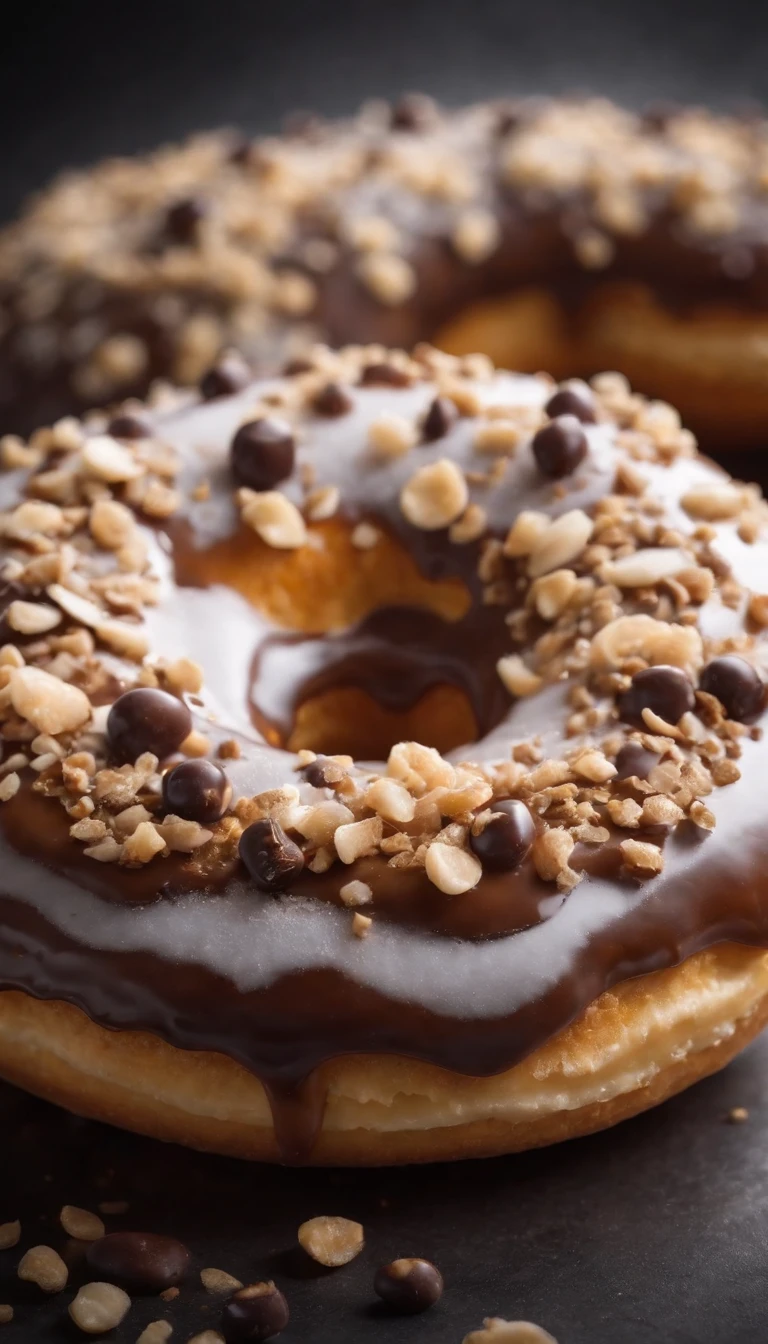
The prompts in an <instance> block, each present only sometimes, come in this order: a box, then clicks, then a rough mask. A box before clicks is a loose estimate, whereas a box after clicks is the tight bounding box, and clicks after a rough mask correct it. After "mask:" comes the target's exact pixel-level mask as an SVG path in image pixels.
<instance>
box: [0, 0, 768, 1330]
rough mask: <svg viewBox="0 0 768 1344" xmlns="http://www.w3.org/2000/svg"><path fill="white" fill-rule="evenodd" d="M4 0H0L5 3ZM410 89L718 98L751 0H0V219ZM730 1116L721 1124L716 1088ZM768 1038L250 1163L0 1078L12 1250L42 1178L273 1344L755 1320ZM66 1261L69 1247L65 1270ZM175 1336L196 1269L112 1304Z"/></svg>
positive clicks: (761, 1264)
mask: <svg viewBox="0 0 768 1344" xmlns="http://www.w3.org/2000/svg"><path fill="white" fill-rule="evenodd" d="M9 4H10V0H7V2H6V11H7V10H8V8H9ZM411 88H423V89H426V90H427V91H429V92H431V93H433V94H435V95H436V96H438V97H439V98H441V99H442V100H444V101H445V102H448V103H456V102H461V101H462V100H467V99H472V98H479V97H484V96H490V95H495V94H502V93H525V92H531V93H533V92H539V91H552V92H557V91H563V90H573V89H584V88H587V89H591V90H593V91H595V92H603V93H606V94H608V95H610V96H612V97H615V98H619V99H622V100H625V101H627V102H629V103H631V104H642V103H644V102H646V101H648V100H654V99H659V98H663V99H677V100H680V101H689V100H693V101H700V102H706V103H710V104H713V105H716V106H719V107H737V106H738V105H739V104H743V103H744V102H746V101H748V100H750V99H755V98H757V99H760V98H761V97H763V98H764V97H768V7H766V6H765V5H764V4H758V2H757V0H753V2H750V0H717V3H712V0H702V2H701V3H698V4H693V3H688V0H683V2H681V0H677V3H675V0H635V2H634V3H632V4H631V5H628V4H626V3H622V2H621V0H613V3H599V2H598V0H526V3H520V0H375V2H371V0H357V3H352V2H351V0H335V2H334V3H331V0H303V3H302V2H301V0H282V3H281V2H280V0H271V2H270V3H262V2H261V0H219V2H218V3H214V2H213V0H209V2H208V3H199V0H198V3H194V0H189V3H187V4H184V5H182V4H179V3H176V0H154V2H153V3H148V0H121V2H120V3H116V2H115V0H99V3H91V2H90V0H87V2H86V0H83V2H81V3H76V2H74V3H73V0H69V2H68V0H59V3H57V4H55V5H54V4H52V3H49V4H47V5H44V4H41V3H35V2H34V0H32V2H30V3H15V2H14V3H13V7H12V11H11V12H10V13H8V12H6V13H5V15H4V17H3V20H2V26H1V27H0V165H1V171H0V216H8V215H9V214H11V213H12V212H13V211H14V210H15V209H16V208H17V206H18V203H19V202H20V200H21V198H22V197H23V195H24V194H26V192H28V191H30V190H32V189H34V188H36V187H38V186H40V185H42V183H43V182H44V181H45V180H46V179H47V178H48V177H49V176H50V175H51V174H52V173H53V172H55V171H56V170H57V169H58V168H60V167H62V166H64V165H66V164H78V163H87V162H88V161H90V160H92V159H94V158H97V157H98V156H100V155H103V154H106V153H114V152H130V151H134V150H138V149H148V148H150V147H151V146H153V145H154V144H155V143H157V142H158V141H159V140H162V139H166V138H174V137H179V136H182V135H184V134H185V133H186V132H188V131H190V130H193V129H195V128H202V127H206V126H211V125H221V124H239V125H241V126H243V127H244V128H246V129H248V130H252V131H258V130H271V129H275V128H277V127H278V126H279V124H280V120H281V117H282V116H283V115H284V114H285V113H287V112H288V111H290V110H291V109H292V108H295V107H297V106H298V107H303V108H315V109H318V110H320V111H323V112H328V113H339V112H344V111H347V110H349V109H351V108H354V107H355V106H356V105H357V104H358V103H359V102H360V101H361V100H363V99H364V98H366V97H370V96H382V95H383V96H394V95H396V94H397V93H398V92H400V91H402V90H404V89H411ZM738 1105H746V1106H748V1107H749V1109H750V1118H749V1121H748V1122H747V1123H746V1124H744V1125H738V1126H736V1125H729V1124H727V1123H726V1116H727V1113H728V1110H729V1108H730V1107H732V1106H738ZM767 1116H768V1042H763V1043H762V1044H761V1045H758V1046H757V1047H755V1048H754V1049H753V1050H752V1051H750V1052H748V1053H747V1054H746V1055H745V1056H744V1057H742V1058H741V1059H740V1060H738V1061H737V1062H736V1063H735V1064H734V1065H733V1066H732V1067H731V1068H730V1069H729V1070H727V1071H726V1072H725V1074H723V1075H721V1076H720V1077H718V1078H716V1079H713V1080H711V1081H709V1082H706V1083H703V1084H702V1085H700V1086H699V1087H697V1088H695V1089H693V1090H692V1091H691V1092H689V1093H687V1094H686V1095H684V1096H683V1097H681V1098H679V1099H678V1100H676V1101H674V1102H671V1103H669V1104H668V1105H667V1106H664V1107H661V1108H659V1109H658V1110H657V1111H655V1112H653V1113H652V1114H650V1115H648V1116H646V1117H641V1118H639V1119H638V1120H635V1121H632V1122H630V1123H628V1124H625V1125H623V1126H620V1127H619V1129H617V1130H616V1131H613V1132H611V1133H608V1134H604V1135H597V1136H595V1137H594V1138H592V1139H586V1140H582V1141H579V1142H577V1143H572V1144H566V1145H561V1146H560V1147H559V1148H557V1149H553V1150H550V1151H546V1152H541V1153H533V1154H525V1155H522V1156H520V1157H516V1158H515V1157H513V1158H507V1159H500V1160H498V1161H496V1162H484V1163H478V1164H469V1165H464V1166H459V1167H456V1168H445V1167H435V1168H432V1169H426V1170H422V1171H408V1170H404V1171H398V1172H392V1173H387V1172H380V1173H368V1174H365V1173H362V1174H361V1173H297V1172H282V1171H268V1170H265V1169H263V1168H260V1167H256V1166H249V1167H245V1166H241V1165H239V1164H237V1163H234V1162H226V1161H224V1160H218V1159H215V1158H206V1159H203V1158H199V1157H198V1156H196V1155H194V1154H190V1153H186V1152H184V1151H182V1150H180V1149H177V1150H166V1149H164V1148H162V1146H161V1145H156V1144H150V1143H148V1142H145V1141H142V1140H139V1139H135V1138H133V1137H129V1136H125V1135H121V1134H119V1133H118V1132H117V1131H109V1130H106V1129H103V1128H101V1127H99V1126H92V1125H86V1124H84V1123H82V1122H79V1121H76V1120H74V1119H71V1118H68V1117H66V1116H64V1115H62V1114H61V1113H59V1112H57V1111H55V1110H54V1109H53V1108H51V1107H45V1106H43V1105H42V1104H40V1103H37V1102H35V1101H33V1100H31V1099H27V1098H24V1097H23V1096H22V1095H21V1094H20V1093H17V1092H14V1091H13V1089H6V1088H0V1222H2V1221H4V1220H5V1219H12V1218H15V1217H17V1216H18V1217H21V1219H22V1222H23V1225H24V1235H23V1240H22V1247H21V1248H22V1249H24V1248H26V1247H27V1246H29V1245H32V1244H34V1243H35V1242H39V1241H49V1242H51V1243H52V1244H54V1245H56V1246H59V1247H61V1246H62V1243H63V1234H62V1233H61V1231H60V1229H58V1228H57V1225H56V1218H57V1213H58V1210H59V1208H60V1207H61V1204H62V1203H63V1202H72V1203H76V1204H81V1205H84V1206H85V1207H89V1208H93V1207H95V1205H96V1203H97V1202H98V1201H99V1199H102V1198H105V1197H112V1198H115V1197H123V1196H125V1197H128V1198H129V1199H131V1202H132V1207H131V1210H130V1211H129V1214H128V1215H126V1217H125V1218H124V1219H120V1220H114V1219H113V1220H110V1221H111V1225H112V1226H133V1227H139V1229H140V1230H148V1231H167V1232H170V1233H172V1234H174V1235H176V1236H181V1237H183V1238H187V1239H188V1240H189V1242H190V1245H191V1247H192V1249H193V1253H194V1264H195V1268H196V1269H199V1268H201V1267H203V1266H205V1265H206V1264H207V1265H215V1266H220V1267H222V1268H224V1269H228V1270H230V1271H233V1272H235V1273H237V1274H238V1275H240V1276H241V1277H242V1278H244V1279H253V1278H254V1277H256V1278H259V1277H264V1276H265V1275H268V1276H274V1277H275V1278H276V1279H277V1280H278V1282H279V1283H280V1284H281V1286H282V1287H283V1288H284V1289H285V1291H286V1293H287V1295H288V1297H289V1299H290V1301H291V1304H292V1308H293V1324H292V1326H291V1328H290V1331H289V1332H286V1335H285V1340H286V1344H288V1342H289V1340H291V1341H296V1344H310V1341H311V1344H326V1341H327V1344H353V1342H354V1344H366V1341H369V1344H387V1342H388V1341H391V1342H392V1344H398V1342H401V1344H410V1342H411V1341H413V1344H458V1342H459V1341H460V1340H461V1338H462V1337H463V1334H464V1333H465V1331H466V1330H468V1329H469V1328H470V1327H473V1326H474V1327H477V1326H479V1324H480V1322H481V1320H482V1318H483V1316H484V1315H486V1314H488V1313H489V1312H494V1313H495V1312H499V1313H501V1314H503V1315H507V1316H509V1317H511V1318H515V1317H518V1316H522V1317H528V1318H531V1319H533V1320H538V1321H540V1322H541V1323H542V1324H543V1325H546V1326H547V1327H548V1328H549V1329H550V1330H552V1331H553V1333H554V1334H555V1335H556V1336H557V1338H558V1339H559V1340H560V1344H646V1341H657V1342H658V1344H710V1342H712V1344H764V1341H765V1340H766V1338H768V1295H767V1294H766V1291H765V1289H766V1239H767V1238H766V1211H767V1209H768V1174H767V1169H766V1160H765V1124H766V1117H767ZM318 1213H344V1214H347V1215H349V1216H352V1217H356V1218H361V1219H362V1221H363V1222H364V1223H365V1225H366V1232H367V1237H368V1243H369V1249H368V1250H367V1251H366V1252H365V1254H364V1255H363V1256H362V1257H361V1258H360V1260H359V1261H357V1262H355V1264H354V1265H352V1266H350V1267H349V1269H348V1270H346V1271H342V1272H341V1273H340V1274H335V1275H328V1274H325V1275H320V1276H318V1277H310V1278H307V1277H306V1270H307V1265H306V1263H305V1262H302V1261H301V1259H300V1258H299V1259H298V1260H297V1258H296V1255H295V1252H293V1253H291V1247H293V1246H295V1232H296V1228H297V1226H298V1223H299V1222H300V1221H301V1220H302V1219H303V1218H306V1217H308V1216H312V1215H314V1214H318ZM412 1254H416V1255H428V1256H433V1257H434V1259H435V1260H436V1261H437V1262H438V1263H439V1264H440V1266H441V1268H442V1269H443V1271H444V1273H445V1277H446V1283H447V1290H446V1295H445V1298H444V1300H443V1303H442V1304H441V1306H440V1308H439V1309H438V1310H437V1311H435V1312H432V1313H428V1314H427V1315H426V1316H424V1317H420V1318H415V1319H412V1320H410V1321H399V1322H392V1321H390V1320H386V1319H384V1318H382V1317H381V1316H380V1315H379V1314H377V1313H376V1311H375V1310H373V1311H372V1309H371V1305H370V1303H371V1297H372V1294H371V1278H372V1272H373V1269H374V1267H375V1266H376V1264H377V1263H380V1262H381V1261H382V1260H385V1259H388V1258H390V1257H392V1256H395V1255H412ZM17 1260H18V1253H17V1252H6V1253H4V1254H3V1255H1V1256H0V1301H13V1302H15V1303H16V1319H15V1321H14V1323H13V1324H12V1325H11V1326H3V1327H0V1333H2V1338H3V1340H7V1341H8V1344H44V1342H45V1341H51V1344H53V1342H54V1341H62V1344H66V1342H67V1341H69V1344H74V1340H75V1338H76V1337H77V1338H83V1337H82V1336H80V1335H77V1336H76V1332H75V1331H74V1329H73V1328H71V1327H70V1326H68V1324H67V1318H66V1303H67V1301H68V1300H69V1299H70V1297H71V1295H72V1294H71V1293H70V1292H68V1293H65V1294H62V1295H60V1296H59V1297H58V1298H56V1299H53V1300H52V1301H50V1302H42V1301H41V1298H40V1294H39V1293H36V1292H34V1291H31V1290H30V1291H27V1290H24V1289H21V1287H20V1285H19V1284H18V1281H17V1280H16V1277H15V1266H16V1263H17ZM77 1281H78V1272H77V1270H76V1269H75V1271H74V1276H73V1283H75V1284H76V1283H77ZM160 1315H163V1316H167V1317H168V1318H169V1319H172V1320H174V1321H175V1324H176V1329H175V1331H174V1336H173V1339H174V1344H175V1341H176V1340H178V1341H179V1344H184V1341H185V1340H186V1339H187V1338H188V1337H189V1335H190V1334H191V1333H192V1332H193V1331H194V1330H199V1329H202V1328H203V1327H204V1326H205V1325H206V1324H215V1319H216V1310H215V1308H214V1307H213V1306H212V1303H211V1300H210V1299H206V1297H205V1295H204V1294H203V1293H202V1292H201V1290H200V1289H199V1287H198V1288H195V1287H194V1286H190V1287H189V1289H185V1291H184V1294H183V1297H182V1299H181V1300H180V1302H179V1304H177V1305H176V1306H175V1307H173V1308H168V1309H166V1308H164V1306H163V1304H159V1303H158V1302H157V1300H156V1299H154V1300H148V1301H144V1302H140V1303H137V1304H135V1306H134V1308H133V1309H132V1311H131V1314H130V1316H129V1318H128V1320H127V1321H126V1323H125V1325H124V1327H123V1328H122V1329H121V1330H120V1331H119V1332H118V1334H117V1335H116V1336H112V1337H111V1338H113V1339H114V1340H115V1344H133V1341H135V1339H136V1337H137V1335H138V1333H139V1329H140V1328H141V1326H142V1325H143V1324H145V1323H146V1322H147V1321H148V1320H151V1319H153V1318H156V1317H157V1316H160Z"/></svg>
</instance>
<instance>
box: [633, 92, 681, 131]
mask: <svg viewBox="0 0 768 1344" xmlns="http://www.w3.org/2000/svg"><path fill="white" fill-rule="evenodd" d="M680 112H681V108H680V104H679V103H675V102H672V100H671V99H659V100H658V101H657V102H654V103H649V104H648V106H647V107H646V108H644V109H643V112H642V117H641V120H642V125H643V128H644V129H645V130H646V131H656V132H661V131H665V130H666V129H667V127H668V126H669V125H670V123H671V122H673V121H674V120H675V118H676V117H678V116H679V115H680Z"/></svg>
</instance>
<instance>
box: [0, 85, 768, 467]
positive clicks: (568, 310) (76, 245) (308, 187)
mask: <svg viewBox="0 0 768 1344" xmlns="http://www.w3.org/2000/svg"><path fill="white" fill-rule="evenodd" d="M767 185H768V121H766V120H763V119H760V118H758V117H757V116H754V115H752V116H749V117H748V116H743V117H735V116H734V117H725V116H714V115H710V114H709V113H706V112H704V111H702V110H701V109H687V110H686V109H677V110H674V109H670V108H668V109H666V111H662V110H661V109H659V108H656V109H651V110H650V111H648V112H647V113H645V114H643V115H638V114H635V113H632V112H629V111H626V110H623V109H621V108H618V107H616V106H615V105H613V104H611V103H609V102H607V101H606V100H604V99H594V98H592V99H580V100H579V99H571V100H568V99H565V100H551V99H528V100H518V101H509V100H508V101H505V102H495V103H488V104H485V105H481V106H472V107H469V108H465V109H462V110H458V111H454V112H449V111H441V110H440V109H438V108H437V107H436V106H435V104H434V103H433V102H432V101H431V100H430V99H428V98H426V97H423V96H422V97H417V96H415V95H411V96H409V97H406V98H404V99H403V100H401V102H400V103H398V104H397V105H396V106H394V107H393V108H390V107H387V106H385V105H383V104H372V105H369V106H366V107H364V108H363V109H362V111H361V112H360V113H359V114H358V116H357V117H356V118H354V119H351V120H347V121H343V122H338V123H324V122H321V121H320V120H319V119H318V118H305V119H304V120H303V121H297V120H296V119H295V118H294V119H293V121H292V123H291V126H290V127H289V129H288V131H287V132H286V134H285V135H283V136H282V137H273V138H265V139H261V140H258V141H255V142H253V143H249V142H248V141H246V140H243V139H240V138H237V137H235V136H234V135H233V134H231V133H226V134H225V133H218V134H211V135H204V136H197V137H196V138H195V139H193V140H191V141H189V142H188V143H187V144H186V145H184V146H182V147H181V148H166V149H162V150H159V151H158V152H157V153H155V154H153V155H151V156H149V157H146V158H137V159H122V160H111V161H108V162H106V163H102V164H101V165H99V166H97V167H96V168H94V169H92V170H90V171H86V172H79V173H68V174H67V175H65V176H64V177H62V178H61V179H59V181H58V182H57V183H55V184H54V185H53V186H52V187H51V188H50V189H49V190H47V191H45V192H43V193H42V195H40V196H39V197H38V198H37V200H36V201H34V202H32V204H31V205H30V207H29V208H28V209H27V211H26V212H25V214H24V215H23V216H22V218H21V219H20V220H19V221H18V222H17V223H15V224H13V225H12V226H11V227H10V228H8V229H7V230H6V231H5V232H4V233H3V234H2V236H0V305H2V312H1V313H0V316H1V317H2V321H0V331H1V332H2V337H1V338H0V359H1V360H2V365H3V369H4V387H3V389H2V396H1V399H0V424H2V426H3V428H4V429H6V430H15V429H22V430H25V431H26V430H29V429H32V428H34V427H36V426H37V425H39V424H45V423H48V422H50V421H52V420H54V419H55V418H57V417H58V416H60V415H62V414H64V413H67V412H70V411H72V410H83V409H84V408H87V407H89V406H92V405H104V404H106V403H108V402H110V401H114V400H116V399H118V398H121V397H125V396H128V395H136V394H141V395H143V394H144V393H145V392H146V390H147V389H148V387H149V386H150V384H151V382H152V380H153V379H156V378H158V377H159V378H170V379H171V380H173V381H175V382H181V383H182V384H194V383H196V382H197V380H198V379H199V377H200V376H201V375H202V374H203V373H204V371H205V370H206V369H207V367H208V366H209V365H210V364H211V363H212V361H213V359H214V357H215V356H216V354H217V352H218V351H219V350H220V349H221V348H222V347H227V346H234V347H236V348H239V349H240V350H242V351H244V352H245V353H246V355H247V356H248V358H249V360H250V361H251V363H253V362H254V361H256V362H257V363H258V364H259V366H260V367H262V368H263V369H265V370H268V371H269V372H274V371H275V369H276V368H277V367H278V366H279V360H280V356H281V355H282V356H283V357H288V355H290V354H291V353H295V352H296V351H298V350H300V349H302V348H303V346H304V345H305V344H306V342H307V339H310V340H315V339H319V340H323V341H328V342H329V343H330V344H332V345H340V344H344V343H346V342H350V341H362V342H370V341H376V342H381V343H384V344H386V345H389V346H402V347H403V348H408V349H409V348H412V346H413V345H414V344H415V343H416V342H418V341H421V340H430V341H434V342H435V343H436V344H438V345H441V346H442V347H443V348H445V349H448V350H450V351H451V352H453V353H455V354H466V353H469V352H472V351H475V350H482V351H485V352H486V353H487V354H488V355H489V356H490V357H491V358H493V359H494V361H495V362H496V363H497V364H498V365H499V366H501V367H506V368H512V369H520V370H523V371H529V372H535V371H536V370H538V369H540V368H545V369H549V370H550V371H551V372H553V373H554V374H555V375H556V376H557V377H561V378H562V377H566V376H568V375H573V374H578V375H581V376H584V377H586V376H590V375H592V374H594V373H595V372H597V371H598V370H600V369H604V368H614V367H618V368H619V369H620V370H621V371H622V372H623V373H624V374H625V375H626V376H628V377H629V378H630V380H631V382H632V383H633V385H634V386H636V387H638V388H640V389H641V390H643V391H645V392H646V393H648V394H649V395H652V396H655V397H663V398H664V399H666V400H671V401H673V403H674V404H675V405H677V406H678V407H679V409H680V410H681V412H682V414H683V416H684V419H685V421H686V423H689V424H690V425H691V426H692V427H693V429H694V430H695V431H696V432H697V433H698V434H699V437H700V438H702V440H703V441H705V442H706V444H707V446H712V445H714V446H715V447H719V448H723V449H730V448H732V447H734V446H739V445H741V446H745V445H750V444H757V443H762V441H763V438H764V426H765V423H766V417H767V416H768V393H766V387H768V377H767V376H766V375H767V373H768V355H767V354H766V351H768V194H767V192H766V187H767ZM239 378H240V374H239V372H238V369H237V367H236V366H235V365H231V366H230V368H229V370H228V372H227V374H226V377H225V382H226V385H227V386H229V387H231V388H234V387H235V386H237V385H238V382H239Z"/></svg>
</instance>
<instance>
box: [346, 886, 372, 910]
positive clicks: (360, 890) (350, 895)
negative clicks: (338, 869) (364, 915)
mask: <svg viewBox="0 0 768 1344" xmlns="http://www.w3.org/2000/svg"><path fill="white" fill-rule="evenodd" d="M339 896H340V897H341V900H342V903H343V904H344V905H346V906H350V907H352V908H354V907H355V906H358V905H369V904H370V902H371V901H372V900H373V892H372V890H371V888H370V887H369V886H368V883H367V882H359V881H357V879H355V881H353V882H347V883H345V885H344V886H343V887H341V889H340V890H339Z"/></svg>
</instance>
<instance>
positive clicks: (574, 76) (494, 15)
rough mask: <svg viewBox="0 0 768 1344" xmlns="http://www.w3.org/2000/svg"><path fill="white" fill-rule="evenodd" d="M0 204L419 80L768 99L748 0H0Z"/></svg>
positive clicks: (622, 95)
mask: <svg viewBox="0 0 768 1344" xmlns="http://www.w3.org/2000/svg"><path fill="white" fill-rule="evenodd" d="M4 9H5V14H4V18H3V20H2V26H1V27H0V146H2V149H1V150H0V153H1V155H2V158H1V160H0V162H2V172H1V173H0V214H1V215H8V214H9V213H11V212H12V211H13V210H14V209H15V208H16V206H17V205H18V202H19V200H20V198H21V197H22V196H23V194H25V193H26V192H27V191H29V190H30V189H32V188H35V187H37V186H39V185H41V184H42V183H43V182H44V181H45V180H46V179H47V178H48V177H49V176H50V175H51V174H52V173H53V172H55V171H56V169H57V168H59V167H61V166H62V165H64V164H66V163H84V162H88V161H89V160H91V159H94V158H96V157H98V156H99V155H102V154H106V153H112V152H116V151H119V152H123V151H134V150H137V149H146V148H150V147H151V146H152V145H153V144H155V143H156V142H157V141H158V140H161V139H164V138H174V137H178V136H181V135H183V134H185V133H186V132H187V131H189V130H191V129H194V128H199V127H204V126H211V125H221V124H232V123H236V124H239V125H242V126H243V127H245V128H247V129H250V130H254V131H255V130H260V129H273V128H275V127H277V126H278V125H279V123H280V119H281V117H282V116H283V115H284V114H285V113H286V112H287V111H290V110H291V109H293V108H295V107H297V106H299V107H302V108H308V107H309V108H313V109H317V110H320V111H325V112H330V113H339V112H343V111H347V110H349V109H351V108H353V107H355V106H356V105H357V104H358V103H359V102H361V101H362V100H363V99H365V98H367V97H371V96H372V95H377V96H379V95H384V96H391V95H394V94H397V93H398V92H400V91H402V90H404V89H412V88H422V89H426V90H427V91H429V92H431V93H433V94H435V95H436V96H438V97H440V98H441V99H443V100H445V101H446V102H449V103H451V102H461V101H462V100H467V99H472V98H479V97H484V96H488V95H493V94H500V93H514V92H539V91H555V92H557V91H563V90H569V89H574V88H585V87H586V88H589V89H592V90H595V91H599V92H604V93H607V94H609V95H610V96H612V97H615V98H619V99H622V100H626V101H627V102H629V103H632V104H636V103H642V102H644V101H645V100H646V99H649V98H658V97H663V98H677V99H680V100H683V101H689V100H698V101H703V102H709V103H713V104H716V105H719V106H729V105H730V106H733V105H735V104H737V103H739V102H743V101H744V100H748V99H754V98H761V97H766V96H768V6H766V5H765V4H764V3H762V0H700V3H693V0H632V2H631V3H627V0H188V2H187V3H186V4H184V3H180V0H119V2H118V0H98V3H97V2H96V0H56V2H54V0H48V3H42V2H41V0H27V2H26V3H25V2H24V0H6V5H5V7H4Z"/></svg>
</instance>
